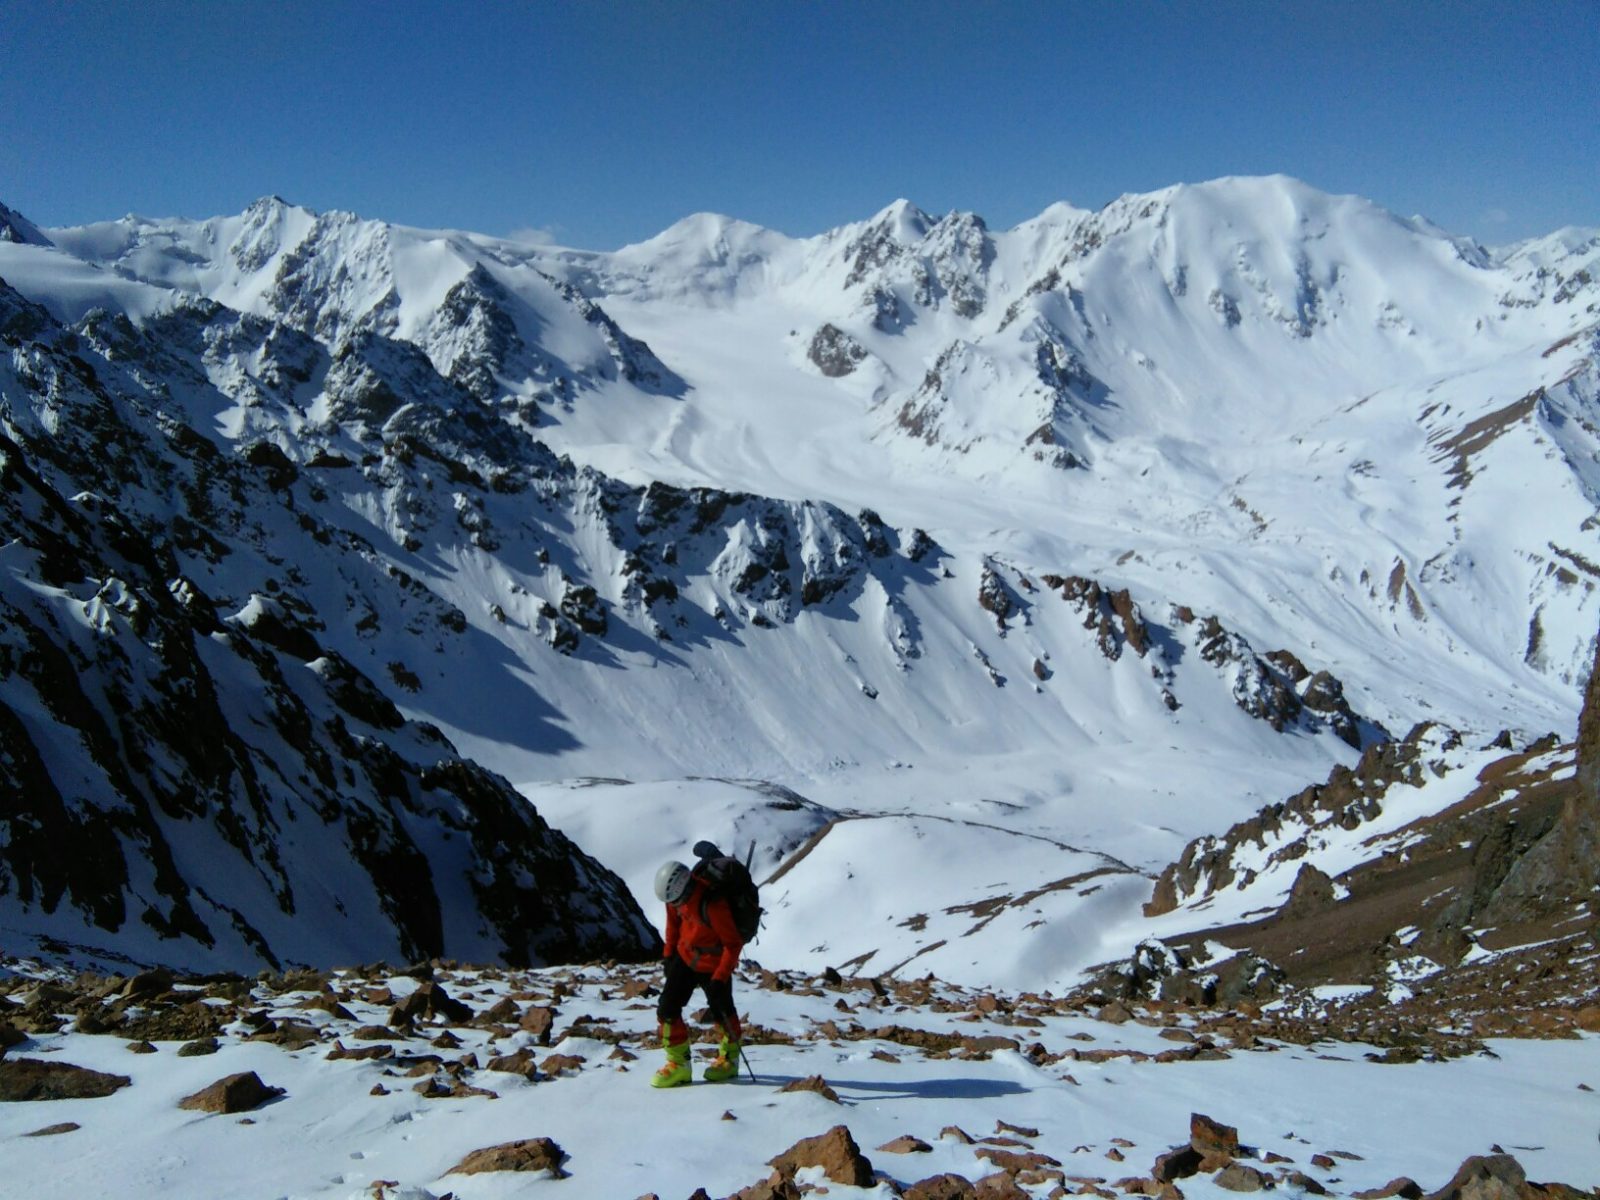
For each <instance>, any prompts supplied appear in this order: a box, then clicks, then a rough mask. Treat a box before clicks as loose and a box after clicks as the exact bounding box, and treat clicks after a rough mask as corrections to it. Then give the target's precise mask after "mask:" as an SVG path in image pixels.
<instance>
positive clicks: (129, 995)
mask: <svg viewBox="0 0 1600 1200" xmlns="http://www.w3.org/2000/svg"><path fill="white" fill-rule="evenodd" d="M172 984H173V979H172V972H171V971H168V970H164V969H163V968H160V967H157V968H155V969H154V970H150V971H141V972H140V973H139V974H137V975H135V976H134V977H133V978H132V979H130V980H128V983H127V986H126V987H124V988H123V989H122V996H123V999H125V1000H147V999H149V998H150V997H152V996H160V995H162V994H164V993H166V992H170V991H171V990H172Z"/></svg>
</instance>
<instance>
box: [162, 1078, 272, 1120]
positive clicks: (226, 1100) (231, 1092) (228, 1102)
mask: <svg viewBox="0 0 1600 1200" xmlns="http://www.w3.org/2000/svg"><path fill="white" fill-rule="evenodd" d="M283 1094H284V1091H283V1089H282V1088H280V1087H271V1086H269V1085H268V1084H265V1083H262V1082H261V1077H260V1076H259V1075H257V1074H256V1073H255V1072H254V1071H241V1072H239V1073H238V1074H236V1075H229V1076H227V1077H225V1078H223V1079H219V1080H217V1081H216V1082H215V1083H213V1084H210V1085H209V1086H207V1087H203V1088H201V1089H200V1090H199V1091H198V1092H195V1093H194V1094H193V1095H190V1096H185V1097H184V1098H183V1099H182V1100H180V1101H178V1107H179V1108H185V1109H189V1110H190V1111H192V1112H209V1113H241V1112H250V1111H251V1110H252V1109H256V1108H260V1107H261V1106H262V1105H263V1104H266V1103H268V1102H269V1101H272V1100H276V1099H277V1098H278V1097H279V1096H282V1095H283Z"/></svg>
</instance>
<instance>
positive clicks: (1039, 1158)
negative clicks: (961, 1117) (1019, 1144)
mask: <svg viewBox="0 0 1600 1200" xmlns="http://www.w3.org/2000/svg"><path fill="white" fill-rule="evenodd" d="M977 1156H978V1157H979V1158H986V1159H988V1160H989V1161H990V1162H992V1163H993V1164H994V1165H995V1166H997V1167H999V1168H1000V1170H1002V1171H1004V1172H1005V1173H1006V1174H1008V1175H1016V1174H1019V1173H1020V1172H1023V1171H1032V1170H1035V1169H1037V1168H1039V1167H1059V1166H1060V1165H1061V1163H1060V1161H1059V1160H1058V1159H1054V1158H1051V1157H1050V1156H1049V1155H1048V1154H1040V1153H1039V1152H1038V1151H1037V1150H1033V1151H1028V1152H1026V1153H1024V1152H1021V1151H1017V1150H1002V1149H999V1148H998V1147H996V1146H983V1147H981V1148H980V1149H979V1150H978V1151H977Z"/></svg>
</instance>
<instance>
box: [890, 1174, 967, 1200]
mask: <svg viewBox="0 0 1600 1200" xmlns="http://www.w3.org/2000/svg"><path fill="white" fill-rule="evenodd" d="M977 1194H978V1193H977V1190H976V1189H975V1188H974V1187H973V1186H972V1181H971V1180H970V1179H968V1178H966V1177H965V1176H964V1175H955V1174H951V1173H948V1172H947V1173H945V1174H943V1175H931V1176H929V1177H928V1178H927V1179H920V1180H918V1181H917V1182H916V1183H913V1184H912V1185H911V1186H910V1187H908V1188H907V1189H906V1190H905V1191H904V1192H903V1193H902V1195H903V1197H904V1200H974V1198H975V1197H976V1196H977Z"/></svg>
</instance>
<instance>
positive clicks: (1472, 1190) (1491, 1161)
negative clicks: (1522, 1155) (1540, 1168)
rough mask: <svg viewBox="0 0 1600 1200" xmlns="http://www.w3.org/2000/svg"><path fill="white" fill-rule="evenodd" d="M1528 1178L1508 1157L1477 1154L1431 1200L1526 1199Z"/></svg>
mask: <svg viewBox="0 0 1600 1200" xmlns="http://www.w3.org/2000/svg"><path fill="white" fill-rule="evenodd" d="M1527 1193H1528V1175H1527V1172H1525V1171H1524V1170H1523V1169H1522V1164H1521V1163H1519V1162H1518V1161H1517V1160H1516V1159H1515V1158H1513V1157H1512V1156H1511V1155H1509V1154H1484V1155H1474V1156H1473V1157H1471V1158H1469V1159H1467V1160H1466V1161H1465V1162H1463V1163H1462V1164H1461V1166H1460V1167H1458V1168H1457V1169H1456V1173H1455V1176H1454V1178H1452V1179H1451V1180H1450V1182H1449V1183H1447V1184H1445V1185H1444V1187H1442V1188H1440V1189H1439V1190H1438V1191H1437V1192H1433V1193H1431V1194H1430V1195H1429V1197H1428V1200H1523V1198H1524V1197H1525V1196H1526V1195H1527Z"/></svg>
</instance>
